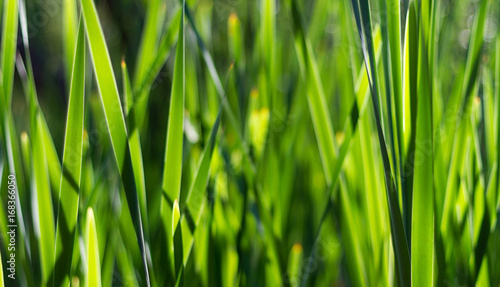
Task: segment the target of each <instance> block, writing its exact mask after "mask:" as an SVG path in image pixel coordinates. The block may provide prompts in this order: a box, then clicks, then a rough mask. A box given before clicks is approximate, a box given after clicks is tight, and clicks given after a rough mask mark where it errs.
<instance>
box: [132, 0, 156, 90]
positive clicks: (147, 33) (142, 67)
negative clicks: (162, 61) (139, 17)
mask: <svg viewBox="0 0 500 287" xmlns="http://www.w3.org/2000/svg"><path fill="white" fill-rule="evenodd" d="M161 3H162V1H160V0H152V1H148V2H147V5H148V7H147V12H146V22H145V24H144V30H143V31H142V39H141V43H140V48H139V53H138V56H137V64H136V73H135V80H134V86H137V85H138V84H139V83H141V82H142V81H144V78H145V77H148V76H149V75H148V74H147V72H148V70H147V68H148V67H149V66H150V65H151V64H152V62H153V61H154V56H155V52H156V50H157V39H156V35H157V33H158V32H157V27H159V25H158V14H159V13H158V10H159V9H160V4H161Z"/></svg>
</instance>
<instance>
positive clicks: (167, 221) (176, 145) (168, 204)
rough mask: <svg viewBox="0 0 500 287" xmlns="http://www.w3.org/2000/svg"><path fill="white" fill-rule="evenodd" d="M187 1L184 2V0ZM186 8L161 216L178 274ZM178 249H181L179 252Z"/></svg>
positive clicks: (179, 39)
mask: <svg viewBox="0 0 500 287" xmlns="http://www.w3.org/2000/svg"><path fill="white" fill-rule="evenodd" d="M183 4H184V3H183ZM184 9H185V6H184V5H183V12H182V16H181V17H182V18H181V22H180V25H179V31H178V37H177V48H176V52H175V63H174V77H173V84H172V92H171V94H170V95H171V96H170V107H169V117H168V127H167V140H166V148H165V160H164V167H163V184H162V202H161V216H162V218H163V228H164V231H165V235H166V240H167V246H172V247H170V250H169V251H170V252H169V254H168V257H169V259H170V263H171V266H172V267H174V270H173V274H174V278H177V279H178V278H179V277H178V273H177V272H178V271H179V270H178V269H177V268H176V267H177V264H176V261H177V260H176V257H177V256H176V252H175V249H174V248H175V246H174V243H175V242H174V241H175V238H176V237H175V234H174V233H173V230H174V228H173V226H172V222H173V218H172V215H173V210H172V207H173V206H174V202H177V201H179V200H180V192H181V179H182V152H183V140H184V131H183V129H184V102H185V95H186V87H185V75H186V74H185V38H184V36H185V25H184V14H185V12H184ZM177 253H178V252H177Z"/></svg>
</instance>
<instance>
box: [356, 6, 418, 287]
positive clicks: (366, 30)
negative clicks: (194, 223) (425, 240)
mask: <svg viewBox="0 0 500 287" xmlns="http://www.w3.org/2000/svg"><path fill="white" fill-rule="evenodd" d="M351 3H352V5H353V9H354V15H355V18H356V24H357V26H358V32H359V35H360V38H361V45H362V48H363V55H364V59H365V65H366V71H367V74H368V80H369V82H370V88H371V93H372V96H371V98H372V104H373V108H374V109H373V110H374V113H375V122H376V125H377V132H378V138H379V144H380V149H381V152H382V161H383V165H384V173H385V185H386V191H387V200H388V206H389V214H390V221H391V234H392V239H393V247H394V254H395V256H396V262H397V264H398V276H399V280H400V283H401V285H402V286H408V285H409V284H410V283H409V281H410V272H411V268H410V255H409V250H408V242H407V239H406V236H405V231H404V227H403V221H402V218H401V212H400V208H399V203H398V195H397V191H396V185H395V182H394V178H393V175H392V171H391V165H390V161H389V156H388V153H387V147H386V143H385V139H384V133H383V130H382V123H381V118H380V107H379V96H378V95H379V89H378V76H377V70H376V67H377V66H376V61H375V55H374V54H375V53H374V45H373V36H372V30H371V29H372V28H371V27H372V25H371V19H370V7H369V2H368V1H367V0H361V1H358V0H352V1H351Z"/></svg>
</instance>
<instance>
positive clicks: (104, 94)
mask: <svg viewBox="0 0 500 287" xmlns="http://www.w3.org/2000/svg"><path fill="white" fill-rule="evenodd" d="M81 4H82V12H83V18H84V20H85V31H86V35H87V41H88V46H89V48H90V54H91V56H92V64H93V67H94V72H95V76H96V79H97V86H98V88H99V93H100V96H101V97H100V98H101V101H102V105H103V108H104V113H105V118H106V124H107V127H108V130H109V134H110V137H111V144H112V147H113V152H114V155H115V160H116V164H117V166H118V170H119V172H120V176H121V179H122V182H123V186H124V189H125V194H126V196H127V201H128V204H129V207H130V214H131V215H132V220H133V224H134V229H135V234H136V236H137V241H138V242H139V248H140V250H141V254H142V261H143V262H142V263H143V265H144V266H143V267H144V270H145V275H146V278H145V280H146V283H147V285H148V286H150V281H149V272H148V266H147V261H146V253H145V244H144V234H143V229H142V219H141V213H140V208H139V201H138V197H137V190H136V184H135V181H134V172H133V166H132V159H131V154H130V147H129V144H128V136H127V129H126V126H125V119H124V116H123V113H122V110H121V106H122V105H121V103H120V96H119V94H118V88H117V85H116V81H115V76H114V72H113V67H112V65H111V59H110V57H109V52H108V48H107V46H106V42H105V38H104V34H103V31H102V28H101V24H100V22H99V19H98V16H97V10H96V8H95V5H94V3H93V1H92V0H82V1H81Z"/></svg>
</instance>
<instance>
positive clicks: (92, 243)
mask: <svg viewBox="0 0 500 287" xmlns="http://www.w3.org/2000/svg"><path fill="white" fill-rule="evenodd" d="M85 226H86V227H85V255H86V259H87V273H86V274H85V286H86V287H100V286H101V261H100V257H99V244H98V242H97V229H96V224H95V218H94V211H93V210H92V208H88V209H87V224H86V225H85Z"/></svg>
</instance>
